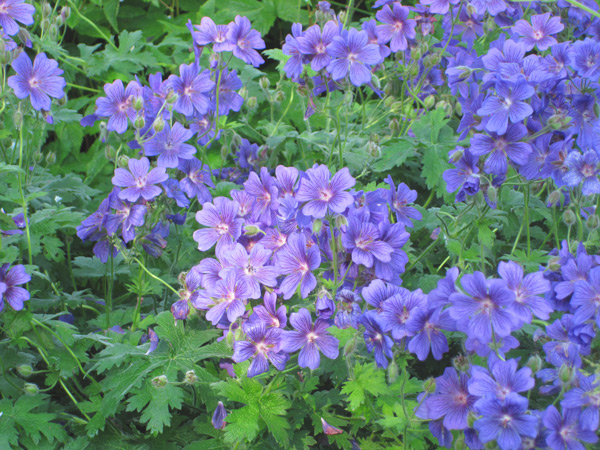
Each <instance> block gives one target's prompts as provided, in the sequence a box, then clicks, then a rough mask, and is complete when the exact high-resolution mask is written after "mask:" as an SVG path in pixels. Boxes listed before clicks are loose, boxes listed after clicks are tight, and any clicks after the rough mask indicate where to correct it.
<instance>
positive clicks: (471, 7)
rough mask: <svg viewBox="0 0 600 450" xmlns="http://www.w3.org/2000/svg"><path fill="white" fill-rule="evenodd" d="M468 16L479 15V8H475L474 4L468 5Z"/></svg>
mask: <svg viewBox="0 0 600 450" xmlns="http://www.w3.org/2000/svg"><path fill="white" fill-rule="evenodd" d="M467 14H469V16H474V15H475V14H477V8H475V6H474V5H473V4H472V3H468V4H467Z"/></svg>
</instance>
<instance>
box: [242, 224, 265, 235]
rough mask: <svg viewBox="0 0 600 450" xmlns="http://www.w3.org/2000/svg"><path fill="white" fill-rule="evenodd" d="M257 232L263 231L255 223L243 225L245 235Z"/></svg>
mask: <svg viewBox="0 0 600 450" xmlns="http://www.w3.org/2000/svg"><path fill="white" fill-rule="evenodd" d="M259 233H263V230H261V229H260V228H259V227H257V226H256V225H245V226H244V234H245V235H246V236H256V235H257V234H259Z"/></svg>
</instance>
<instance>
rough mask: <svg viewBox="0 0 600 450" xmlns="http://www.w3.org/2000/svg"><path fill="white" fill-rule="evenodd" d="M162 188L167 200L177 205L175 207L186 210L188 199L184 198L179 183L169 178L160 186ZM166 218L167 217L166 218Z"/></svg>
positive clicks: (188, 203)
mask: <svg viewBox="0 0 600 450" xmlns="http://www.w3.org/2000/svg"><path fill="white" fill-rule="evenodd" d="M162 187H163V189H164V190H165V194H166V195H167V198H172V199H174V200H175V202H176V203H177V206H179V207H180V208H187V207H188V206H190V201H189V199H188V198H187V197H186V196H185V194H184V193H183V191H182V190H181V187H180V186H179V181H177V180H176V179H175V178H169V179H168V180H167V181H165V182H164V183H163V184H162ZM169 215H170V214H169ZM167 218H169V217H168V216H167ZM176 220H178V219H176ZM183 222H185V219H183Z"/></svg>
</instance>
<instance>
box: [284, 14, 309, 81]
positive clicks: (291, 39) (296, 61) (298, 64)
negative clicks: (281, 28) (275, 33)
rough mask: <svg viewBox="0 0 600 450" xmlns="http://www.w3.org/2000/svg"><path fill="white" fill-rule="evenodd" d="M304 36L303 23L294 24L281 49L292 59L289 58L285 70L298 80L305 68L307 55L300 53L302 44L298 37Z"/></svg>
mask: <svg viewBox="0 0 600 450" xmlns="http://www.w3.org/2000/svg"><path fill="white" fill-rule="evenodd" d="M300 36H302V24H300V23H294V24H292V35H291V36H290V35H289V34H288V35H287V36H286V37H285V44H283V47H281V51H282V52H283V54H284V55H289V56H290V59H288V60H287V62H286V63H285V66H283V70H284V71H285V74H286V75H287V76H288V78H291V79H292V80H297V79H298V78H299V77H300V75H301V74H302V71H303V70H304V65H303V64H304V60H305V56H304V55H303V54H302V53H300V48H299V47H300V46H299V44H298V38H299V37H300Z"/></svg>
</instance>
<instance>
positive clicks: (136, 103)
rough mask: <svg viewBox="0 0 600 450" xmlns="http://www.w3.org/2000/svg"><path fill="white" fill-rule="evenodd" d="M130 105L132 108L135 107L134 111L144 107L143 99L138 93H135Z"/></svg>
mask: <svg viewBox="0 0 600 450" xmlns="http://www.w3.org/2000/svg"><path fill="white" fill-rule="evenodd" d="M131 106H133V109H135V110H136V111H139V110H140V109H142V108H143V107H144V99H143V98H142V97H140V96H139V95H136V96H135V97H133V101H132V102H131Z"/></svg>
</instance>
